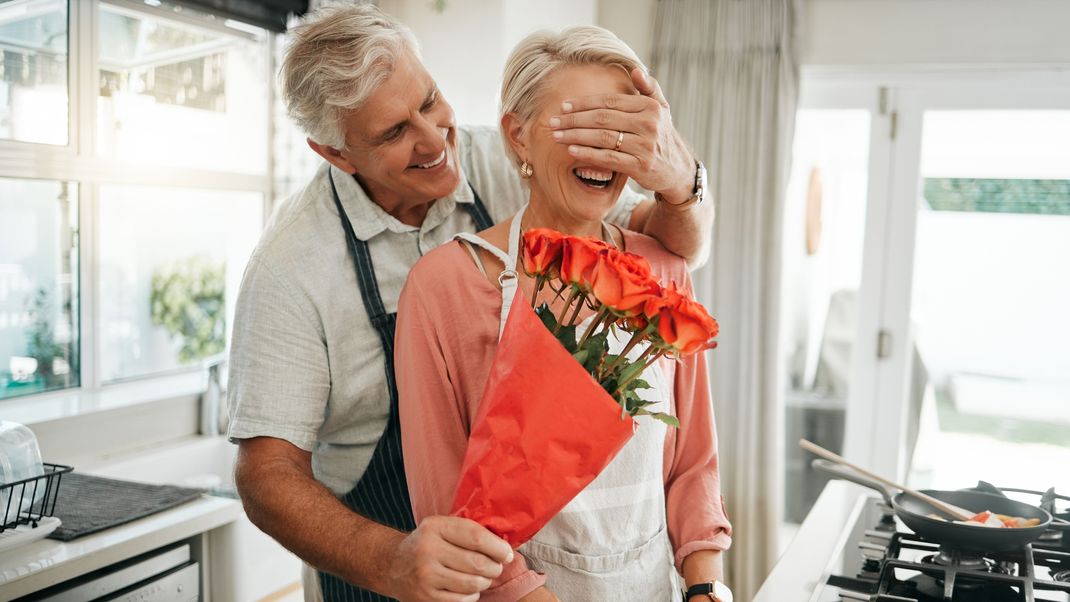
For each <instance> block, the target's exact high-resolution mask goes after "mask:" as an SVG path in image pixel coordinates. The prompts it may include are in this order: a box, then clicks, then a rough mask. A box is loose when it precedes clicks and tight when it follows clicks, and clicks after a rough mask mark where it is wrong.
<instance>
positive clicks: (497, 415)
mask: <svg viewBox="0 0 1070 602" xmlns="http://www.w3.org/2000/svg"><path fill="white" fill-rule="evenodd" d="M523 264H524V265H523V269H524V272H525V273H526V274H527V275H528V276H530V277H532V278H534V279H535V294H534V295H533V298H532V301H531V304H530V305H529V304H528V303H527V302H526V301H525V300H524V299H523V294H522V293H520V292H519V290H518V292H517V299H516V300H515V301H514V302H513V305H512V307H511V308H510V311H509V315H508V317H507V319H506V324H505V329H504V331H503V333H502V338H501V340H500V341H499V344H498V350H497V353H496V354H495V357H494V364H493V366H492V367H491V372H490V376H489V378H488V379H487V384H486V387H485V389H484V391H483V398H482V400H481V402H480V406H479V410H478V411H477V413H476V416H475V420H474V425H473V428H472V432H471V434H470V435H469V439H468V448H467V450H466V452H465V458H464V463H463V465H462V468H461V479H460V482H459V483H458V486H457V491H456V493H455V495H454V501H453V512H452V514H454V515H456V516H462V517H465V518H470V519H472V520H475V521H476V522H479V523H480V524H482V525H483V526H485V527H487V528H488V529H490V530H491V531H492V532H494V533H495V534H497V535H499V536H501V537H502V538H503V539H505V540H506V541H508V542H509V543H510V544H511V545H512V546H513V547H514V548H516V547H518V546H520V545H521V544H523V543H524V542H526V541H527V540H528V539H530V538H531V536H532V535H534V534H535V533H536V532H538V530H539V529H541V528H542V527H543V525H545V524H546V523H547V522H548V521H549V520H550V519H551V518H553V516H554V515H556V514H557V513H558V512H559V511H560V510H561V509H562V508H564V507H565V506H566V505H567V504H568V503H569V502H570V501H571V500H572V498H574V497H575V496H576V495H577V494H578V493H579V492H580V491H582V490H583V488H584V487H586V486H587V485H588V484H590V482H591V481H593V480H594V479H595V477H597V476H598V474H599V473H600V472H601V471H602V469H604V468H605V467H606V466H607V465H608V464H609V462H610V461H611V460H612V459H613V458H614V456H616V454H617V452H618V451H620V449H621V448H622V447H624V445H625V444H626V443H627V442H628V440H629V439H630V438H631V436H632V434H633V433H634V432H635V429H636V428H637V424H636V423H635V420H634V418H633V417H634V416H643V415H645V416H651V417H652V418H654V419H657V420H661V421H663V422H665V423H667V424H669V425H671V426H679V423H678V422H677V421H676V418H675V417H673V416H671V415H669V414H666V413H662V412H653V411H650V410H649V409H648V408H649V406H651V405H652V404H654V403H656V402H652V401H646V400H643V399H642V398H641V397H640V396H639V393H638V391H640V390H641V389H644V388H649V384H647V383H646V382H645V381H644V380H643V379H642V378H641V375H642V374H643V372H644V371H645V370H646V368H647V367H649V366H650V365H651V364H653V363H654V362H655V361H657V360H658V359H659V358H661V357H663V356H670V357H676V358H679V357H683V356H686V355H690V354H693V353H697V352H699V351H702V350H704V349H711V348H713V347H715V346H716V343H715V342H713V340H712V339H713V338H714V337H715V336H716V335H717V331H718V326H717V322H716V320H714V319H713V318H712V317H710V315H709V313H707V312H706V310H705V308H703V307H702V305H700V304H699V303H697V302H696V301H695V300H694V299H692V298H691V297H690V296H689V295H688V294H686V293H685V292H683V291H681V290H680V289H678V288H677V287H676V285H675V284H674V283H671V282H670V283H669V284H668V285H662V283H660V282H659V281H658V279H657V278H655V277H654V276H653V275H652V273H651V270H650V265H649V264H648V263H647V262H646V260H644V259H643V258H642V257H639V256H638V255H634V254H632V253H628V252H625V251H620V250H618V249H615V248H613V247H610V246H609V245H606V244H605V243H603V242H602V241H600V240H597V239H591V238H584V237H578V236H567V235H564V234H561V233H560V232H556V231H553V230H547V229H534V230H529V231H527V232H526V233H524V241H523ZM546 288H548V289H549V290H550V291H551V292H552V293H553V294H554V296H555V300H557V299H564V300H565V302H564V304H563V305H562V307H561V309H559V310H558V313H557V315H555V314H554V312H553V311H551V309H550V305H549V304H546V303H543V304H541V305H539V306H538V307H536V306H535V300H536V299H538V297H539V294H540V293H541V292H542V291H543V290H544V289H546ZM585 308H586V309H587V310H588V313H592V312H593V318H592V319H591V323H590V325H589V326H588V327H586V328H585V329H583V330H582V331H581V332H580V333H579V336H577V330H578V329H579V328H580V327H581V323H580V320H579V316H580V314H581V313H583V310H584V309H585ZM621 334H623V335H624V337H625V338H626V343H625V344H624V347H623V348H622V349H620V350H619V353H611V352H610V345H609V337H610V336H611V335H616V336H618V337H619V336H620V335H621ZM643 344H645V345H646V347H645V349H643V351H642V352H641V353H639V354H638V355H637V356H635V357H634V358H631V359H629V355H630V352H631V351H632V350H634V349H635V348H636V347H638V346H640V345H643ZM632 355H634V354H632ZM532 358H538V361H537V362H533V361H531V360H532Z"/></svg>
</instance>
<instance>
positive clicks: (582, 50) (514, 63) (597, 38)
mask: <svg viewBox="0 0 1070 602" xmlns="http://www.w3.org/2000/svg"><path fill="white" fill-rule="evenodd" d="M574 65H603V66H606V67H620V68H623V69H624V71H625V72H627V73H630V72H631V71H632V70H633V69H635V68H636V67H640V68H642V69H643V71H646V67H645V66H644V65H643V62H642V61H640V60H639V57H638V56H636V54H635V51H633V50H632V49H631V48H629V47H628V45H627V44H625V43H624V42H623V41H621V39H620V38H618V37H617V36H616V35H614V34H613V32H611V31H609V30H608V29H603V28H601V27H596V26H594V25H579V26H576V27H569V28H567V29H565V30H563V31H561V33H554V32H552V31H537V32H535V33H533V34H531V35H529V36H527V37H526V38H524V39H523V40H521V41H520V43H519V44H517V45H516V48H514V49H513V52H512V53H511V54H510V55H509V59H508V60H507V61H506V63H505V73H504V74H503V75H502V91H501V111H500V114H499V117H502V116H504V115H506V114H507V113H513V114H514V115H516V116H517V117H518V118H519V119H520V122H521V123H525V124H526V123H530V122H531V120H532V118H533V117H534V116H535V113H536V111H537V110H538V107H539V102H540V101H541V100H542V93H543V92H544V88H545V85H544V84H545V83H546V79H547V77H548V76H549V75H550V74H551V73H553V72H554V71H555V70H557V69H558V68H559V67H566V66H574ZM499 122H500V119H499ZM502 137H503V138H504V139H505V149H506V152H508V153H509V154H510V156H512V157H513V158H514V159H517V157H516V153H514V152H513V149H512V147H511V146H510V145H509V136H508V134H507V133H506V132H505V131H504V130H503V131H502Z"/></svg>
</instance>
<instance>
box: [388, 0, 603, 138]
mask: <svg viewBox="0 0 1070 602" xmlns="http://www.w3.org/2000/svg"><path fill="white" fill-rule="evenodd" d="M379 6H380V8H382V9H383V10H384V11H386V12H388V13H390V14H391V15H394V16H395V17H397V18H398V19H400V20H401V21H402V22H403V23H405V24H406V25H408V26H409V28H411V29H412V31H413V33H414V34H416V39H418V40H419V41H420V46H421V49H422V54H423V62H424V65H425V66H426V67H427V69H428V71H430V72H431V75H432V76H433V77H434V78H435V81H437V82H438V85H439V87H440V88H441V89H442V92H443V94H444V95H445V97H446V99H447V100H448V101H449V102H450V104H451V105H453V109H454V111H455V112H456V113H457V121H458V123H466V124H486V125H497V123H498V89H499V87H500V85H501V75H502V69H503V67H504V66H505V59H506V57H507V56H508V55H509V51H510V50H512V48H513V46H515V45H516V43H517V42H519V41H520V39H521V38H523V37H524V36H525V35H527V34H528V33H530V32H532V31H535V30H538V29H547V28H548V29H561V28H563V27H567V26H569V25H577V24H589V23H594V21H595V12H596V7H597V0H541V1H540V2H529V1H526V0H448V2H446V8H445V10H443V11H442V12H441V13H440V12H438V11H436V10H434V9H433V8H432V7H431V3H430V2H427V1H426V0H382V1H381V2H380V3H379Z"/></svg>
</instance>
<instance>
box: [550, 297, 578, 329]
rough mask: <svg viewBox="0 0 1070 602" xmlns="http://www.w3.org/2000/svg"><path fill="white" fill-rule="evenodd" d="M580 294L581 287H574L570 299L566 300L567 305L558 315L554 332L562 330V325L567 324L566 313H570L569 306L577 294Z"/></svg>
mask: <svg viewBox="0 0 1070 602" xmlns="http://www.w3.org/2000/svg"><path fill="white" fill-rule="evenodd" d="M579 294H580V289H579V287H575V288H573V289H572V292H571V293H570V294H569V296H568V301H566V302H565V306H564V307H562V308H561V315H560V316H557V328H555V329H554V334H557V331H559V330H561V327H562V326H564V324H565V314H567V313H568V308H570V307H572V302H573V301H575V300H576V296H577V295H579Z"/></svg>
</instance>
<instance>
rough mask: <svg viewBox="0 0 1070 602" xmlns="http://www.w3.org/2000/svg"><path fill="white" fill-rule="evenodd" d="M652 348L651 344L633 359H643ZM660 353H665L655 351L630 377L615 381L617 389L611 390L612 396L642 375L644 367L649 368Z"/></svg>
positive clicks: (644, 370) (638, 360) (639, 360)
mask: <svg viewBox="0 0 1070 602" xmlns="http://www.w3.org/2000/svg"><path fill="white" fill-rule="evenodd" d="M653 350H654V347H653V346H650V347H648V348H647V349H646V351H644V352H643V355H640V356H639V358H638V359H636V360H635V361H637V362H641V361H643V360H645V359H646V358H647V356H648V355H650V352H651V351H653ZM662 355H665V352H664V351H658V352H657V353H655V354H654V356H653V357H651V358H650V360H649V361H647V362H646V363H644V364H643V369H642V370H638V371H637V372H636V373H635V374H633V375H632V376H631V378H628V379H627V380H623V381H621V382H619V383H617V390H616V391H614V392H613V396H614V397H616V396H617V395H619V394H620V392H621V391H623V390H624V388H625V387H627V386H628V383H630V382H632V381H633V380H635V379H637V378H639V376H640V375H642V374H643V373H644V372H646V369H647V368H649V367H650V366H652V365H653V364H654V362H656V361H658V359H659V358H660V357H661V356H662Z"/></svg>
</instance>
